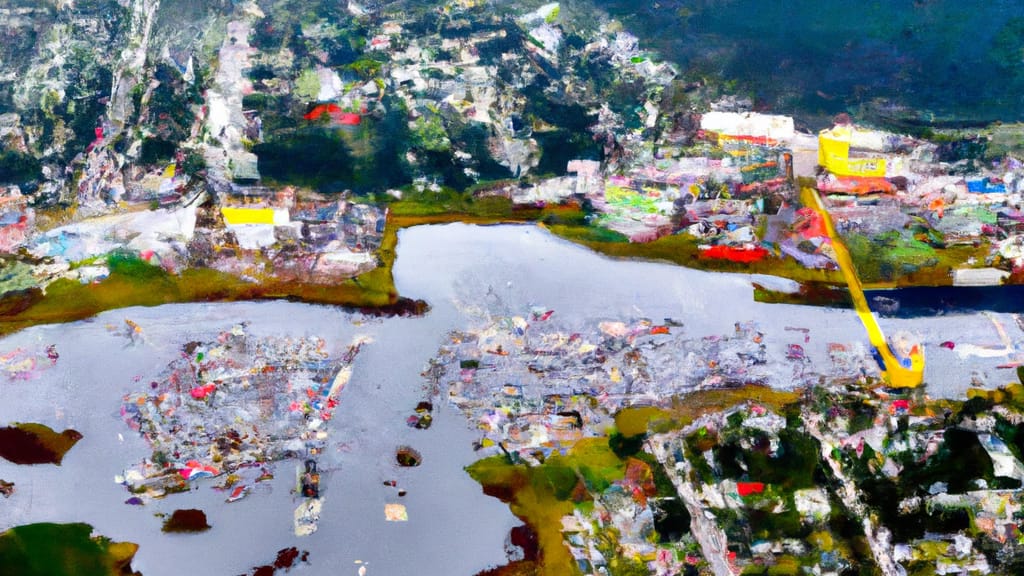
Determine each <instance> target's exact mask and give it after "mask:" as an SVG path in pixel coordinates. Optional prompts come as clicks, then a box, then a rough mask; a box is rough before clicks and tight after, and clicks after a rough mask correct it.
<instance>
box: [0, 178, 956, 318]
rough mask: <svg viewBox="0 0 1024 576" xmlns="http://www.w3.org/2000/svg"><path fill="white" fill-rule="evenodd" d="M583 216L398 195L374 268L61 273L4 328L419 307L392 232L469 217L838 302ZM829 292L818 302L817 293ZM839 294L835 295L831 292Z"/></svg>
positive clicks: (761, 294)
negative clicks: (229, 312)
mask: <svg viewBox="0 0 1024 576" xmlns="http://www.w3.org/2000/svg"><path fill="white" fill-rule="evenodd" d="M585 217H586V214H585V212H584V211H583V209H582V208H581V207H580V206H578V205H575V204H570V205H565V206H544V207H536V206H516V205H514V204H512V202H511V201H510V200H508V199H507V198H503V197H486V198H480V199H476V200H474V201H465V202H460V203H458V204H457V205H456V204H452V205H448V204H437V203H431V202H424V201H417V200H400V201H396V202H393V203H391V204H390V205H389V214H388V219H387V225H386V226H385V229H384V235H383V239H382V243H381V247H380V249H379V250H378V252H377V256H378V258H379V259H380V266H378V267H377V268H375V269H373V270H371V271H369V272H366V273H364V274H361V275H359V276H356V277H354V278H351V279H348V280H344V281H342V282H340V283H337V284H313V283H298V282H287V281H277V280H273V279H269V280H266V281H262V282H258V283H255V282H250V281H246V280H243V279H241V278H239V277H237V276H234V275H232V274H228V273H224V272H220V271H217V270H212V269H208V268H191V269H187V270H184V271H183V272H181V273H180V274H171V273H168V272H165V271H163V270H161V269H159V268H156V267H149V266H146V267H134V268H132V269H130V270H112V271H111V274H110V275H109V276H108V277H107V278H106V279H104V280H103V281H101V282H98V283H94V284H81V283H79V282H76V281H74V280H67V279H62V280H58V281H56V282H53V283H52V284H50V285H49V286H48V287H47V289H46V290H45V292H44V291H43V290H40V289H38V288H31V289H28V290H21V291H15V292H11V293H8V294H6V295H5V296H3V297H2V298H0V336H5V335H8V334H12V333H14V332H17V331H19V330H22V329H24V328H28V327H30V326H36V325H41V324H54V323H62V322H70V321H76V320H83V319H86V318H90V317H92V316H95V315H96V314H99V313H101V312H105V311H108V310H114V309H118V308H127V307H130V306H159V305H162V304H175V303H189V302H235V301H252V300H275V299H285V300H295V301H299V302H305V303H309V304H325V305H332V306H340V307H344V308H355V309H361V310H363V311H364V312H367V313H377V314H382V315H392V314H421V313H423V312H425V311H426V310H427V309H428V306H427V303H424V302H416V301H412V300H408V299H405V298H402V297H401V295H400V294H398V291H397V289H396V288H395V284H394V278H393V277H392V268H393V266H394V263H395V259H396V258H397V253H396V249H397V245H398V231H399V230H401V229H402V228H410V227H413V226H422V225H430V224H450V223H456V222H460V223H465V224H477V225H494V224H536V225H538V226H541V227H543V228H544V229H546V230H548V231H549V232H551V233H552V234H554V235H555V236H557V237H559V238H562V239H564V240H568V241H570V242H573V243H574V244H578V245H581V246H584V247H586V248H588V249H590V250H593V251H594V252H597V253H599V254H602V255H605V256H609V257H612V258H617V259H629V260H644V261H657V262H666V263H670V264H676V265H680V266H685V267H688V268H694V269H699V270H707V271H712V272H731V273H741V274H768V275H772V276H779V277H783V278H788V279H790V280H794V281H796V282H798V283H800V285H801V292H800V293H798V294H783V293H778V292H771V291H768V290H763V289H762V290H757V291H756V294H755V298H756V299H758V300H759V301H762V302H787V303H807V304H815V303H817V304H819V305H820V304H827V305H832V304H838V305H842V302H843V298H842V291H843V288H844V284H843V282H842V278H841V276H840V274H839V273H838V272H836V271H832V270H812V269H808V268H804V267H803V266H801V265H800V264H799V263H797V262H796V261H795V260H792V259H789V258H780V257H777V256H775V255H769V256H768V257H766V258H765V259H763V260H760V261H757V262H752V263H749V264H747V263H737V262H730V261H728V260H712V259H704V258H701V257H700V250H699V248H698V243H697V241H696V239H694V238H691V237H689V236H686V235H682V234H676V235H670V236H664V237H662V238H659V239H657V240H655V241H653V242H648V243H632V242H629V241H628V240H627V239H626V238H625V237H624V236H621V235H619V234H616V233H614V232H610V231H607V230H603V229H600V228H596V227H593V226H590V225H588V224H587V223H586V219H585ZM969 255H970V254H968V253H967V252H966V251H964V252H963V253H959V252H958V253H957V254H955V255H951V256H953V258H951V259H950V260H956V261H960V260H964V259H966V258H967V257H968V256H969ZM955 265H956V262H952V261H950V262H944V263H943V264H942V265H940V266H936V267H932V268H928V269H923V270H920V271H918V272H916V273H913V274H904V275H900V276H898V277H897V278H896V279H895V280H893V281H889V282H879V281H872V279H870V278H868V279H865V280H866V281H865V284H864V287H865V288H866V289H872V288H894V287H904V286H916V285H929V286H945V285H951V284H952V278H951V275H950V270H951V269H952V268H953V267H954V266H955ZM823 294H824V295H826V296H827V297H826V298H824V299H823V300H821V301H820V302H819V301H817V299H816V298H815V297H809V296H808V295H810V296H814V295H818V296H820V295H823ZM837 295H838V296H837Z"/></svg>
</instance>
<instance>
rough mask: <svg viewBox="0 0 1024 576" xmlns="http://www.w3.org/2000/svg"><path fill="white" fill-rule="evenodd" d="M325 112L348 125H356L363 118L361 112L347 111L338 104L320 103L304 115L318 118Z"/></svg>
mask: <svg viewBox="0 0 1024 576" xmlns="http://www.w3.org/2000/svg"><path fill="white" fill-rule="evenodd" d="M324 114H327V115H328V116H330V117H331V120H333V121H334V122H336V123H338V124H344V125H346V126H355V125H357V124H359V123H360V122H362V120H363V117H362V116H360V115H359V114H356V113H354V112H345V111H344V110H342V109H341V107H340V106H338V105H337V104H319V105H317V106H315V107H314V108H313V109H312V110H310V111H309V113H307V114H305V115H303V116H302V117H303V118H305V119H306V120H317V119H319V118H320V117H321V116H323V115H324Z"/></svg>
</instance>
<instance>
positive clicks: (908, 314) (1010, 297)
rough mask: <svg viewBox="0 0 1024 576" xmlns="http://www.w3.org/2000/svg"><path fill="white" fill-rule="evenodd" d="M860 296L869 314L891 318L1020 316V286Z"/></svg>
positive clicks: (1023, 295) (1023, 308) (1023, 301)
mask: <svg viewBox="0 0 1024 576" xmlns="http://www.w3.org/2000/svg"><path fill="white" fill-rule="evenodd" d="M864 293H865V296H867V299H868V304H869V305H870V306H871V310H872V311H873V312H875V313H876V314H878V315H880V316H887V317H893V318H916V317H923V316H936V315H942V314H969V313H973V312H981V311H989V312H1005V313H1022V314H1024V286H983V287H962V286H958V287H954V286H939V287H927V286H921V287H914V288H897V289H893V290H865V291H864Z"/></svg>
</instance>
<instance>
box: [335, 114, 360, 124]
mask: <svg viewBox="0 0 1024 576" xmlns="http://www.w3.org/2000/svg"><path fill="white" fill-rule="evenodd" d="M331 117H332V118H333V117H334V115H333V114H332V115H331ZM362 120H363V117H362V116H360V115H359V114H354V113H352V112H345V113H343V114H340V115H339V116H338V119H337V121H338V123H339V124H344V125H346V126H355V125H357V124H359V123H360V122H362Z"/></svg>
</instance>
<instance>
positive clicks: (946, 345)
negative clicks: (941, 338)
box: [939, 340, 956, 350]
mask: <svg viewBox="0 0 1024 576" xmlns="http://www.w3.org/2000/svg"><path fill="white" fill-rule="evenodd" d="M939 346H942V347H943V348H948V349H949V350H952V349H953V348H956V344H954V343H953V341H952V340H946V341H945V342H943V343H942V344H939Z"/></svg>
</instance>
